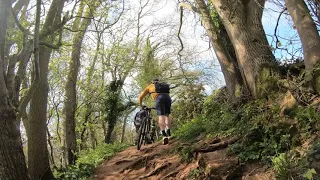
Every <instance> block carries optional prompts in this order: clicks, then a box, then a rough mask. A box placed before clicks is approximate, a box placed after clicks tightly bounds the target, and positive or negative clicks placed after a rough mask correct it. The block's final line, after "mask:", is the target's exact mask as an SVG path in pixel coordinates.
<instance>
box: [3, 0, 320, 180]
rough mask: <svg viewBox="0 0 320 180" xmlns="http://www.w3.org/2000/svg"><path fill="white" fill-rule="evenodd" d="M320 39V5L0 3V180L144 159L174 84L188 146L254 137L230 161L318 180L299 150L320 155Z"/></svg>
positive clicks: (177, 126) (286, 0)
mask: <svg viewBox="0 0 320 180" xmlns="http://www.w3.org/2000/svg"><path fill="white" fill-rule="evenodd" d="M267 3H268V4H269V9H266V8H265V6H266V4H267ZM270 7H271V8H270ZM169 8H170V9H171V10H169ZM266 11H268V12H272V13H273V16H274V17H275V19H276V20H277V23H276V26H275V27H272V28H274V33H273V34H267V33H266V32H265V29H264V28H266V27H265V26H264V25H263V23H262V18H263V15H264V13H266ZM166 12H168V13H166ZM169 12H170V13H169ZM281 19H286V21H285V22H286V23H287V24H288V27H290V29H291V30H293V31H295V33H296V35H295V36H294V37H284V36H280V35H279V32H281V31H285V29H281V27H280V26H278V25H279V22H280V20H281ZM283 22H284V21H283ZM319 27H320V1H319V0H306V1H304V0H268V1H266V0H188V1H187V0H186V1H172V0H167V1H166V0H128V1H125V0H96V1H90V0H0V131H1V133H0V179H1V180H19V179H23V180H25V179H32V180H36V179H55V178H62V179H63V178H65V179H71V178H70V177H73V176H72V172H76V173H75V174H77V175H79V172H81V173H88V174H90V172H91V171H89V170H88V169H92V168H94V167H95V166H97V164H98V162H101V160H99V161H98V160H97V161H95V162H94V163H91V164H90V163H88V162H89V161H90V160H93V159H95V158H96V159H98V158H100V159H101V158H102V159H103V158H105V157H106V156H111V155H112V154H113V153H115V152H116V151H120V150H122V149H123V148H125V147H127V146H128V145H132V143H133V137H134V132H135V130H134V127H133V125H132V119H133V118H132V116H133V114H134V113H135V112H136V110H137V109H138V105H137V97H138V95H139V93H140V91H141V90H142V89H143V88H144V87H145V86H146V85H148V84H149V83H150V80H151V79H152V78H153V77H158V78H160V79H161V80H163V81H166V82H168V83H170V84H171V88H172V89H171V96H172V98H173V101H174V102H173V110H172V111H173V114H172V116H173V120H174V131H176V136H178V137H179V138H181V139H182V140H183V139H184V140H190V139H193V138H195V137H196V136H198V135H199V134H201V133H203V132H205V133H206V135H207V136H213V135H215V136H216V135H220V136H236V137H243V138H242V141H239V142H237V143H236V144H235V145H234V146H232V147H231V150H230V151H232V152H233V153H235V154H237V155H238V156H239V157H240V158H241V160H243V162H250V161H251V160H260V161H263V162H265V163H269V164H272V163H273V168H274V171H275V172H276V173H278V177H279V179H281V178H283V179H286V178H291V177H300V176H302V175H304V176H303V177H305V178H307V179H312V178H313V176H314V175H315V174H319V173H320V172H316V171H317V170H318V169H317V168H315V167H313V165H314V164H313V163H312V161H304V162H305V163H304V164H303V167H302V165H301V164H302V163H301V161H302V160H305V159H304V158H306V159H307V155H301V154H300V156H299V158H298V156H296V155H292V150H293V149H295V148H296V147H299V146H301V145H302V144H303V143H304V142H306V141H308V140H309V141H312V142H313V143H314V144H312V145H310V148H309V150H310V149H312V148H313V149H314V152H317V151H316V150H315V149H317V148H319V144H320V143H319V142H318V141H316V140H317V139H318V133H319V130H320V129H319V128H320V122H319V119H320V115H319V113H320V112H319V111H320V109H319V102H320V99H319V96H320V37H319ZM195 41H201V42H202V43H204V44H205V46H201V45H198V44H192V42H195ZM283 42H286V43H283ZM283 53H284V54H285V55H283ZM219 77H221V78H219ZM221 79H222V81H223V82H221ZM219 80H220V81H219ZM208 89H209V91H210V93H209V94H208V93H207V92H208ZM212 90H213V92H212ZM211 93H212V94H211ZM145 104H146V105H149V106H152V101H151V99H150V98H148V99H147V100H146V101H145ZM255 133H258V134H259V133H260V135H261V138H260V139H259V137H260V136H257V135H256V134H255ZM261 133H262V134H261ZM250 137H252V139H250ZM253 137H255V138H253ZM263 143H264V144H263ZM244 147H247V148H245V149H243V148H244ZM248 147H250V148H248ZM311 147H312V148H311ZM306 152H307V150H306ZM90 153H97V154H99V157H98V155H97V156H94V155H92V156H91V157H90V156H87V155H88V154H90ZM281 153H284V154H281ZM305 154H308V153H305ZM311 154H312V153H311ZM313 155H314V153H313ZM292 157H294V158H292ZM308 157H309V156H308ZM86 158H87V159H86ZM271 159H272V162H271ZM292 159H294V162H292V161H293V160H292ZM289 160H291V161H290V162H289ZM279 162H284V163H279ZM81 163H82V164H87V165H88V164H90V165H92V167H91V166H90V167H88V166H86V167H84V166H85V165H83V166H80V164H81ZM290 163H291V164H294V165H293V166H290V167H289V166H285V165H286V164H290ZM291 164H290V165H291ZM290 168H291V169H290ZM85 170H88V172H86V171H85ZM288 172H290V173H288ZM68 173H69V174H68ZM295 173H296V174H295ZM70 174H71V175H70ZM88 174H86V176H87V175H88ZM297 174H298V175H297ZM306 174H307V175H306ZM68 175H70V176H68ZM73 175H74V174H73ZM74 178H75V179H77V177H76V176H74ZM79 179H80V178H79Z"/></svg>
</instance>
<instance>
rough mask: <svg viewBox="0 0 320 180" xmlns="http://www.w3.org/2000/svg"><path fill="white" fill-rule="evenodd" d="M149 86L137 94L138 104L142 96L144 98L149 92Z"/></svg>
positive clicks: (140, 103) (140, 102)
mask: <svg viewBox="0 0 320 180" xmlns="http://www.w3.org/2000/svg"><path fill="white" fill-rule="evenodd" d="M149 88H150V86H148V87H146V88H145V89H144V90H143V91H142V93H141V94H140V96H139V98H138V103H139V105H140V106H141V105H142V100H143V98H144V97H145V96H146V95H147V94H149Z"/></svg>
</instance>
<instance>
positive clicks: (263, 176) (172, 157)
mask: <svg viewBox="0 0 320 180" xmlns="http://www.w3.org/2000/svg"><path fill="white" fill-rule="evenodd" d="M234 141H235V139H225V140H221V139H211V140H207V141H199V142H198V143H194V144H183V143H181V142H180V141H178V140H170V143H169V145H162V144H161V142H157V143H154V144H151V145H147V146H142V149H141V150H140V151H138V150H137V149H136V147H135V146H131V147H129V148H127V149H126V150H124V151H122V152H120V153H118V154H116V155H115V156H114V157H113V158H112V159H110V160H106V161H105V162H103V163H102V164H101V165H100V166H99V167H97V169H96V170H95V173H94V174H93V176H92V178H91V179H92V180H121V179H124V180H127V179H203V180H204V179H230V180H236V179H247V180H269V179H274V178H273V176H272V173H271V172H270V170H268V169H267V168H266V167H264V166H262V165H259V164H251V165H246V166H243V165H239V163H238V159H237V158H236V157H232V156H231V157H230V156H227V155H226V149H225V148H226V147H227V146H228V145H229V144H231V143H233V142H234ZM191 147H192V148H191ZM190 148H191V149H190ZM185 149H188V151H185ZM179 153H180V154H183V155H185V156H189V157H188V159H190V160H191V162H186V161H185V160H183V159H186V158H182V156H181V155H179Z"/></svg>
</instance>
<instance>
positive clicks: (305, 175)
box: [303, 168, 317, 180]
mask: <svg viewBox="0 0 320 180" xmlns="http://www.w3.org/2000/svg"><path fill="white" fill-rule="evenodd" d="M314 174H317V172H316V170H314V169H313V168H312V169H309V170H308V171H307V172H306V173H305V174H304V175H303V177H304V178H307V179H308V180H312V179H313V178H312V177H313V175H314Z"/></svg>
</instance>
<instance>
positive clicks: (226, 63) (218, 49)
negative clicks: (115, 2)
mask: <svg viewBox="0 0 320 180" xmlns="http://www.w3.org/2000/svg"><path fill="white" fill-rule="evenodd" d="M196 4H197V9H198V11H199V12H198V13H199V14H200V16H201V21H202V24H203V26H204V28H205V29H206V32H207V35H208V36H209V39H210V41H211V43H212V45H213V49H214V51H215V53H216V55H217V58H218V61H219V63H220V66H221V70H222V73H223V76H224V79H225V82H226V87H227V90H228V95H229V100H230V101H231V102H235V101H236V100H237V98H239V97H240V91H241V89H242V88H243V82H242V78H241V73H240V71H239V69H238V65H237V59H236V55H235V54H234V51H232V50H231V51H230V50H228V46H231V48H232V49H233V46H232V44H231V40H230V38H229V36H228V35H227V34H226V33H225V34H223V33H224V32H225V28H224V25H223V24H222V22H221V20H220V19H218V20H216V21H217V22H214V21H213V20H212V18H211V16H210V12H209V10H208V8H207V5H206V4H205V2H204V0H196ZM215 23H218V25H215Z"/></svg>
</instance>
